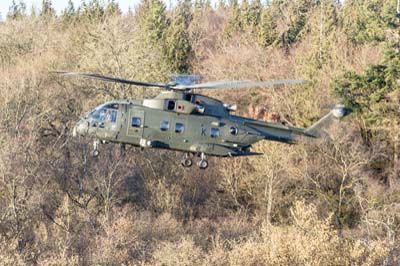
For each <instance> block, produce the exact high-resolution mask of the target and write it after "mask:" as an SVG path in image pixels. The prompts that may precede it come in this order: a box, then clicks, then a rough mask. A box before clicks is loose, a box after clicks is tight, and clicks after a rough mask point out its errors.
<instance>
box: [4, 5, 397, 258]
mask: <svg viewBox="0 0 400 266" xmlns="http://www.w3.org/2000/svg"><path fill="white" fill-rule="evenodd" d="M211 3H212V4H211ZM211 3H210V2H209V1H208V0H195V1H190V0H180V1H178V2H173V6H172V7H169V8H167V7H166V5H165V3H164V2H162V1H160V0H142V1H141V3H140V4H139V5H138V6H137V7H136V8H135V9H132V10H130V11H129V12H127V13H124V14H123V13H122V12H121V11H120V9H119V6H118V3H117V1H98V0H91V1H82V4H81V5H80V6H74V5H73V4H72V2H71V1H70V2H69V6H68V8H66V9H65V10H64V11H63V12H62V13H61V14H60V15H56V13H55V11H54V9H53V6H52V3H51V1H50V0H43V3H42V6H40V7H39V8H33V9H30V7H27V6H26V4H25V3H24V2H23V1H19V2H17V1H15V2H14V3H13V5H12V6H11V7H10V11H9V13H8V14H7V19H6V20H5V21H3V22H0V92H1V97H0V132H1V133H0V145H1V149H0V265H274V266H275V265H398V264H399V261H400V158H399V155H400V144H399V140H400V133H399V132H400V89H399V86H400V83H399V78H400V54H399V52H400V35H399V34H400V32H399V29H400V28H399V26H400V20H399V18H400V16H399V3H398V1H396V0H346V1H338V0H270V1H260V0H252V1H251V0H243V1H239V2H238V0H230V1H229V2H226V1H225V0H220V1H216V2H215V3H214V1H212V2H211ZM53 70H74V71H85V72H95V73H102V74H104V75H109V76H117V77H122V78H127V79H135V80H141V81H148V82H168V81H169V75H170V74H171V73H196V74H202V75H203V76H204V77H205V81H208V80H210V81H212V80H223V79H248V80H270V79H286V78H301V79H305V80H308V82H307V83H305V84H301V85H291V86H276V87H269V88H267V87H265V88H249V89H235V90H232V89H231V90H218V91H207V92H204V93H206V94H208V95H211V96H213V97H216V98H218V99H221V100H223V101H226V102H230V103H237V104H238V107H239V109H238V111H237V113H238V114H241V115H246V116H251V117H254V118H258V119H265V120H268V119H270V118H271V117H275V118H276V117H279V119H280V120H282V121H285V122H287V123H288V124H291V125H296V126H301V127H307V126H310V125H311V124H312V123H313V122H315V121H316V120H317V119H318V118H320V117H321V115H322V114H323V113H325V112H327V110H328V109H329V108H330V106H331V104H333V103H340V102H342V103H345V104H346V105H347V106H348V107H351V108H352V109H353V113H352V114H351V115H350V116H349V117H348V118H346V119H344V120H343V121H342V122H341V123H335V124H334V125H332V126H331V127H330V128H329V129H327V132H328V136H327V137H326V138H325V139H322V140H320V141H314V142H305V143H300V144H298V145H285V144H279V143H273V142H262V143H260V144H258V145H255V146H254V147H253V148H254V150H255V151H260V152H263V153H264V154H265V155H263V156H258V157H251V158H216V159H211V160H210V167H209V168H208V169H207V170H205V171H202V170H199V169H198V168H197V167H192V168H190V169H185V168H183V167H181V166H180V158H181V154H179V153H176V152H171V151H163V150H151V149H145V150H143V151H141V150H140V149H137V148H133V147H128V148H127V151H126V155H125V156H122V155H121V153H120V148H119V147H118V146H117V145H103V146H101V147H100V149H101V156H100V157H98V158H92V157H91V156H90V151H91V148H92V144H91V140H85V139H83V138H80V139H78V138H72V136H71V129H72V128H73V126H74V125H75V123H76V122H77V121H78V119H79V117H81V116H82V115H83V114H85V113H87V112H89V111H90V110H91V109H92V108H93V107H95V106H97V105H98V104H101V103H103V102H105V101H107V100H111V99H116V98H138V97H150V96H154V95H156V94H157V93H158V92H159V91H158V90H157V89H143V88H140V87H134V86H130V87H129V86H125V85H121V84H113V83H106V82H100V81H94V80H89V79H83V78H71V77H69V78H65V77H62V76H61V77H60V76H57V75H54V74H51V73H50V72H51V71H53Z"/></svg>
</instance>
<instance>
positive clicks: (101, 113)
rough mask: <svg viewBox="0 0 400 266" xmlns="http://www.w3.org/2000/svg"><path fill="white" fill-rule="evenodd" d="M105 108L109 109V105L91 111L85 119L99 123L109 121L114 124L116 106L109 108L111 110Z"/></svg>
mask: <svg viewBox="0 0 400 266" xmlns="http://www.w3.org/2000/svg"><path fill="white" fill-rule="evenodd" d="M106 107H109V105H108V106H103V107H101V108H98V109H95V110H93V111H92V112H91V113H90V114H89V115H88V116H87V117H88V118H93V119H95V120H99V121H110V122H111V123H116V122H117V115H118V111H117V110H118V106H115V105H114V106H110V107H111V108H112V109H108V108H106Z"/></svg>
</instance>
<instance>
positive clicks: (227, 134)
mask: <svg viewBox="0 0 400 266" xmlns="http://www.w3.org/2000/svg"><path fill="white" fill-rule="evenodd" d="M53 73H56V74H61V75H66V76H80V77H86V78H93V79H99V80H102V81H109V82H117V83H122V84H127V85H135V86H143V87H155V88H160V89H162V90H163V91H162V92H161V93H160V94H159V95H158V96H156V97H155V98H150V99H120V100H113V101H110V102H106V103H104V104H101V105H99V106H97V107H95V108H94V109H93V110H92V111H91V112H90V113H88V114H87V115H86V116H84V117H82V118H81V119H80V120H79V121H78V122H77V123H76V125H75V126H74V128H73V130H72V135H73V136H74V137H77V136H83V137H91V138H93V139H94V141H93V151H92V155H93V156H94V157H97V156H98V155H99V145H100V144H102V143H119V144H121V146H122V147H123V148H125V145H132V146H137V147H141V148H142V149H145V148H159V149H169V150H176V151H181V152H183V157H182V160H181V164H182V166H184V167H191V166H192V165H193V159H194V158H195V157H198V158H199V160H198V161H197V165H198V167H199V168H200V169H206V168H207V167H208V165H209V163H208V160H207V156H218V157H237V156H252V155H261V154H262V153H258V152H254V151H252V150H251V147H252V144H254V143H256V142H258V141H261V140H269V141H278V142H283V143H289V144H292V143H296V142H297V141H298V139H299V138H302V137H306V138H312V139H315V138H318V137H320V129H321V128H322V127H323V126H325V125H326V124H329V123H330V122H331V121H332V120H333V119H334V118H336V119H340V118H342V117H344V116H345V115H347V114H348V113H349V109H347V108H346V107H344V106H343V105H336V106H335V107H334V108H333V109H331V111H330V112H329V113H328V114H326V115H325V116H324V117H322V118H321V119H320V120H318V121H317V122H316V123H315V124H313V125H312V126H311V127H309V128H297V127H293V126H290V125H287V124H285V123H273V122H265V121H261V120H255V119H252V118H248V117H242V116H237V115H234V114H232V113H233V112H234V111H236V110H237V106H236V105H234V104H227V103H223V102H222V101H220V100H217V99H214V98H211V97H208V96H205V95H202V94H198V93H195V92H194V90H195V89H226V88H245V87H258V86H271V85H279V84H296V83H304V82H305V81H304V80H272V81H247V80H245V81H242V80H231V81H216V82H207V83H195V82H198V81H199V80H200V79H201V77H200V76H199V75H174V76H173V80H172V82H171V83H168V84H164V83H149V82H141V81H135V80H128V79H122V78H116V77H109V76H104V75H101V74H95V73H83V72H73V71H55V72H53Z"/></svg>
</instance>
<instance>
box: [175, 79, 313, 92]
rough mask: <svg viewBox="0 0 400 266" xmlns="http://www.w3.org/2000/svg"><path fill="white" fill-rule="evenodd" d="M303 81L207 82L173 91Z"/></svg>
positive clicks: (176, 87)
mask: <svg viewBox="0 0 400 266" xmlns="http://www.w3.org/2000/svg"><path fill="white" fill-rule="evenodd" d="M304 82H306V81H305V80H297V79H286V80H271V81H249V80H227V81H216V82H207V83H200V84H193V85H187V86H175V87H172V88H173V89H186V90H191V89H227V88H232V89H233V88H245V87H258V86H271V85H281V84H289V83H304Z"/></svg>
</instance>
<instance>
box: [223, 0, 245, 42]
mask: <svg viewBox="0 0 400 266" xmlns="http://www.w3.org/2000/svg"><path fill="white" fill-rule="evenodd" d="M228 8H229V14H228V23H227V26H226V29H225V33H226V35H227V36H228V37H232V36H233V35H234V34H236V33H238V32H241V31H242V19H241V12H240V7H239V4H238V0H229V7H228Z"/></svg>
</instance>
